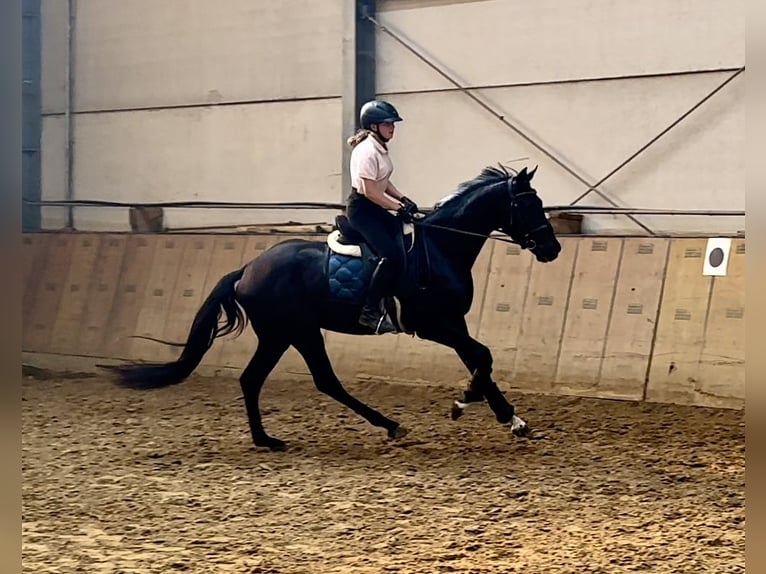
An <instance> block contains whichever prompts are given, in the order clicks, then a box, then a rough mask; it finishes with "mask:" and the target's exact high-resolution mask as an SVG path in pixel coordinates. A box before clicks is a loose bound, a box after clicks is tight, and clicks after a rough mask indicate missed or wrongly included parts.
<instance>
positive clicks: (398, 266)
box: [346, 192, 404, 276]
mask: <svg viewBox="0 0 766 574" xmlns="http://www.w3.org/2000/svg"><path fill="white" fill-rule="evenodd" d="M346 216H347V217H348V220H349V222H350V223H351V225H352V226H353V227H354V229H356V230H357V231H358V232H359V233H361V234H362V236H364V238H365V240H366V241H367V243H368V244H369V246H370V247H371V248H372V250H373V251H374V252H375V254H376V255H377V256H378V257H385V258H386V259H388V261H389V265H390V266H391V273H392V275H394V276H397V275H399V274H400V273H401V272H402V271H403V270H404V261H403V259H404V253H403V248H402V243H401V241H402V240H401V235H402V222H401V220H400V219H399V218H398V217H396V216H394V215H391V214H390V213H388V211H386V210H385V209H383V208H382V207H380V206H379V205H376V204H375V203H373V202H371V201H370V200H369V199H367V198H366V197H364V196H363V195H360V194H358V193H356V192H353V193H352V194H351V197H350V198H349V201H348V207H347V209H346Z"/></svg>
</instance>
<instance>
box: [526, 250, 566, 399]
mask: <svg viewBox="0 0 766 574" xmlns="http://www.w3.org/2000/svg"><path fill="white" fill-rule="evenodd" d="M560 241H561V246H562V249H561V254H560V255H559V258H558V259H556V261H553V262H552V263H533V265H532V274H531V275H530V279H529V286H528V288H527V297H526V300H525V302H524V316H523V317H522V320H521V333H520V335H519V340H518V351H517V352H516V363H515V366H514V380H513V386H514V387H520V388H527V389H531V390H535V391H539V392H550V391H552V390H553V381H554V378H555V376H556V364H557V363H558V356H559V349H560V344H561V336H562V332H563V328H564V318H565V316H566V312H567V308H568V306H569V290H570V286H571V283H572V270H573V268H574V265H575V261H576V259H577V253H578V247H579V245H580V241H579V240H578V239H577V238H574V237H564V238H562V239H561V240H560Z"/></svg>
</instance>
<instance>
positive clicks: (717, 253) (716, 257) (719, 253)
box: [708, 247, 723, 267]
mask: <svg viewBox="0 0 766 574" xmlns="http://www.w3.org/2000/svg"><path fill="white" fill-rule="evenodd" d="M708 261H709V262H710V265H712V266H713V267H718V266H719V265H720V264H721V263H723V249H721V248H720V247H716V248H715V249H713V250H712V251H711V252H710V255H709V256H708Z"/></svg>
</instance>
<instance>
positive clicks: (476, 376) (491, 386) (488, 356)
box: [417, 317, 529, 436]
mask: <svg viewBox="0 0 766 574" xmlns="http://www.w3.org/2000/svg"><path fill="white" fill-rule="evenodd" d="M417 334H418V335H419V336H420V337H422V338H424V339H428V340H429V341H434V342H435V343H439V344H441V345H445V346H447V347H450V348H452V349H454V351H455V352H456V353H457V355H458V357H460V360H461V361H462V362H463V364H464V365H465V366H466V368H467V369H468V371H469V372H470V373H471V374H472V377H471V382H470V383H469V386H468V389H466V390H465V391H464V392H463V400H462V401H461V400H456V401H455V402H454V404H453V406H452V420H457V419H458V418H460V416H462V414H463V411H464V410H465V409H466V408H467V407H468V406H469V405H470V404H471V403H476V402H481V401H482V400H483V399H486V400H487V404H488V405H489V407H490V408H491V409H492V412H494V413H495V418H497V421H498V422H499V423H501V424H508V423H510V424H511V430H512V432H513V434H515V435H518V436H521V435H524V434H526V433H527V432H528V428H529V427H528V426H527V423H526V422H524V420H522V419H521V418H520V417H518V416H516V413H515V409H514V407H513V405H512V404H510V403H509V402H508V401H507V400H506V398H505V395H503V393H502V392H501V391H500V389H499V388H498V386H497V383H495V381H493V380H492V353H491V352H490V350H489V349H488V348H487V347H486V346H485V345H483V344H481V343H480V342H479V341H477V340H476V339H474V338H473V337H471V335H470V334H469V333H468V326H467V325H466V323H465V319H464V318H463V317H460V318H453V319H451V320H449V321H444V320H443V321H441V322H439V323H438V324H436V325H431V326H429V327H427V328H425V329H421V330H418V333H417Z"/></svg>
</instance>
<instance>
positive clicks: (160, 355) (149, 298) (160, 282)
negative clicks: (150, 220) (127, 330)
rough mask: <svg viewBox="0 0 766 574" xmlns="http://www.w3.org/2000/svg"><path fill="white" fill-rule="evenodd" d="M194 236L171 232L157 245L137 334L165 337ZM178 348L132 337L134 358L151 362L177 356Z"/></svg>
mask: <svg viewBox="0 0 766 574" xmlns="http://www.w3.org/2000/svg"><path fill="white" fill-rule="evenodd" d="M190 240H191V238H190V237H187V236H182V235H168V236H165V237H162V238H161V239H160V240H159V241H158V242H157V245H156V246H155V248H154V258H153V260H152V264H151V268H150V270H149V275H148V278H147V281H146V285H145V287H144V298H143V304H142V305H141V308H140V309H139V311H138V318H137V321H136V326H135V332H134V333H131V334H133V335H140V336H143V337H155V338H160V339H161V338H162V336H163V331H164V329H165V325H166V323H167V321H168V315H169V312H170V305H171V302H172V296H173V289H174V287H175V283H176V279H177V278H178V274H179V271H180V269H181V258H182V256H183V253H184V249H185V248H186V245H187V243H188V242H189V241H190ZM177 355H178V349H176V348H173V347H168V346H167V345H162V344H160V343H156V342H154V341H147V340H144V339H132V340H131V342H130V356H131V358H132V359H136V360H141V361H148V362H157V361H159V362H164V361H171V360H174V359H175V358H176V357H177Z"/></svg>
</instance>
